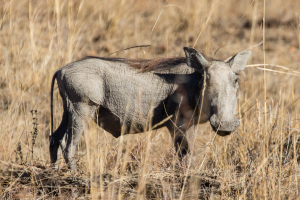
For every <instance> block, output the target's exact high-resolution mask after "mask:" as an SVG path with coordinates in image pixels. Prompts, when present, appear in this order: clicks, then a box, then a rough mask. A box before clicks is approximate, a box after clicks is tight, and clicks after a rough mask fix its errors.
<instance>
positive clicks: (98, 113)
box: [50, 47, 251, 170]
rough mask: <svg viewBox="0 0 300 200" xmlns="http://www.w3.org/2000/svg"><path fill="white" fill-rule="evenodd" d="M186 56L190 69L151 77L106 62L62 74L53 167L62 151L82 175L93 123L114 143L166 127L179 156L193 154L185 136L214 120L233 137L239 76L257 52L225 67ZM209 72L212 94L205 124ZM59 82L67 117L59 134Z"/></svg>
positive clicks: (93, 61)
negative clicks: (79, 164) (82, 153)
mask: <svg viewBox="0 0 300 200" xmlns="http://www.w3.org/2000/svg"><path fill="white" fill-rule="evenodd" d="M184 51H185V54H186V63H181V64H178V65H176V66H172V68H166V69H165V68H163V69H154V70H152V71H149V72H139V70H137V69H135V68H133V67H132V66H129V65H128V64H126V62H122V61H120V60H116V61H114V60H113V59H112V60H109V59H108V60H105V59H101V58H87V59H84V60H80V61H76V62H73V63H70V64H68V65H66V66H64V67H62V68H61V69H59V70H58V71H57V72H56V73H55V74H54V76H53V80H52V85H51V136H50V159H51V163H52V164H53V165H54V166H55V167H58V160H59V156H60V153H61V149H62V151H63V156H64V159H65V161H66V162H67V163H68V165H69V167H70V168H71V169H72V170H76V163H75V160H74V154H75V147H76V145H77V143H78V142H79V140H80V137H81V135H82V133H83V129H84V125H86V124H87V123H88V122H89V121H90V120H94V121H95V122H96V123H97V124H98V125H99V126H100V127H102V128H103V129H104V130H106V131H108V132H109V133H111V134H112V135H113V136H114V137H119V136H121V135H123V134H130V133H140V132H145V131H147V130H149V128H151V127H154V128H153V129H157V128H160V127H163V126H166V127H167V128H168V129H169V131H170V134H171V136H172V138H173V139H174V145H175V147H176V150H177V152H178V155H179V156H183V155H185V154H186V153H187V152H188V142H187V139H186V137H185V132H186V131H187V130H188V128H190V127H191V126H192V125H195V124H197V123H198V122H199V123H205V122H207V121H208V120H209V121H210V123H211V126H212V128H213V129H214V130H215V131H217V133H218V134H219V135H221V136H225V135H228V134H230V133H231V132H233V131H234V130H235V129H236V127H237V126H238V124H239V120H238V119H237V118H236V117H235V115H234V113H235V111H236V106H237V89H238V82H237V75H236V73H237V72H238V71H240V70H244V69H245V67H246V63H247V60H248V58H249V56H250V54H251V52H250V51H242V52H240V53H238V54H237V55H235V56H233V57H232V58H231V59H230V60H229V61H228V62H221V61H214V60H213V61H209V60H208V59H207V58H205V57H204V56H203V55H202V54H201V53H200V52H198V51H197V50H196V49H193V48H190V47H185V48H184ZM204 71H205V74H206V77H205V81H206V88H205V94H204V96H203V108H202V113H201V118H200V120H199V113H200V111H199V110H200V109H199V108H200V106H201V102H202V91H203V81H204V76H203V75H204ZM55 79H56V80H57V83H58V88H59V92H60V95H61V97H62V100H63V108H64V113H63V117H62V121H61V124H60V125H59V127H58V129H57V130H56V131H55V132H54V133H53V85H54V81H55ZM168 117H169V118H170V119H169V120H165V121H164V122H163V123H161V124H159V123H160V122H161V121H163V120H164V119H166V118H168ZM157 124H159V125H158V126H157ZM179 129H180V130H179Z"/></svg>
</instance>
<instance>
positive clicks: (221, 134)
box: [217, 130, 233, 137]
mask: <svg viewBox="0 0 300 200" xmlns="http://www.w3.org/2000/svg"><path fill="white" fill-rule="evenodd" d="M232 132H233V131H220V130H219V131H218V132H217V134H218V135H219V136H222V137H224V136H227V135H230V133H232Z"/></svg>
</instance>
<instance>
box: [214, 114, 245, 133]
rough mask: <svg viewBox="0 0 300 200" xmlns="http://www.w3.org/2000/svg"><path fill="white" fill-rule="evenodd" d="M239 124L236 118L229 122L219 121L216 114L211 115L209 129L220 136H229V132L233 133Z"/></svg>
mask: <svg viewBox="0 0 300 200" xmlns="http://www.w3.org/2000/svg"><path fill="white" fill-rule="evenodd" d="M239 123H240V120H239V119H238V118H236V117H233V119H232V120H229V121H224V120H222V121H221V118H219V117H218V116H217V115H216V114H213V115H212V116H211V118H210V124H211V127H212V128H213V129H214V131H216V132H217V133H218V135H220V136H226V135H229V134H230V133H231V132H233V131H235V129H236V128H237V127H238V125H239Z"/></svg>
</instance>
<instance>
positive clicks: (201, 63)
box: [184, 47, 251, 136]
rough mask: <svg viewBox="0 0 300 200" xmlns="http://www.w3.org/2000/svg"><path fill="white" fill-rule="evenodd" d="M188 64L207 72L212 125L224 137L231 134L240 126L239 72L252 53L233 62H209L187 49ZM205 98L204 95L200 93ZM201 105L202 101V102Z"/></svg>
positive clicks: (207, 93) (240, 55) (207, 89)
mask: <svg viewBox="0 0 300 200" xmlns="http://www.w3.org/2000/svg"><path fill="white" fill-rule="evenodd" d="M184 50H185V53H186V57H187V64H188V65H189V66H190V67H193V68H195V69H197V70H199V71H201V70H204V71H205V73H204V74H205V75H206V76H205V85H206V88H205V94H204V99H203V102H204V105H203V106H204V107H206V108H210V109H206V110H207V112H208V113H209V114H206V115H207V116H208V117H209V121H210V124H211V126H212V128H213V130H214V131H216V132H217V134H218V135H220V136H226V135H229V134H230V133H231V132H233V131H235V129H236V128H237V126H238V125H239V119H238V118H237V117H236V116H235V112H236V107H237V90H238V87H239V84H238V77H237V73H238V72H239V71H241V70H244V69H245V67H246V64H247V61H248V58H249V56H250V55H251V51H242V52H240V53H238V54H236V55H235V56H233V57H232V58H231V59H230V60H229V61H225V62H222V61H216V60H212V61H209V60H208V59H207V58H205V57H204V56H203V55H202V54H201V53H200V52H198V51H197V50H196V49H193V48H189V47H185V48H184ZM200 95H201V94H200ZM198 106H199V107H200V106H201V102H198Z"/></svg>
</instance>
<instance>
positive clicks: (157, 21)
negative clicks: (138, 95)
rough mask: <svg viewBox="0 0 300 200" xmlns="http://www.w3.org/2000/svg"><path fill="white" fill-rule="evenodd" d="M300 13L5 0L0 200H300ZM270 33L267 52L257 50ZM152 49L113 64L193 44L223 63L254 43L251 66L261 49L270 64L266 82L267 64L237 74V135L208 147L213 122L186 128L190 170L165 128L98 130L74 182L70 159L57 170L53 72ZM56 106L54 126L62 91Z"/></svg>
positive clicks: (279, 8) (295, 7) (282, 8)
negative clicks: (119, 133)
mask: <svg viewBox="0 0 300 200" xmlns="http://www.w3.org/2000/svg"><path fill="white" fill-rule="evenodd" d="M164 6H165V7H164ZM264 8H265V16H266V20H265V32H263V20H262V19H263V16H264V15H263V14H264ZM299 10H300V4H299V2H298V1H297V0H285V1H283V0H272V1H270V0H269V1H266V4H265V6H264V1H250V0H248V1H238V0H225V1H217V0H216V1H210V0H201V1H195V0H194V1H192V0H186V1H180V0H169V1H168V2H164V1H161V0H152V1H139V0H121V1H117V0H109V1H108V0H102V1H96V0H90V1H77V0H62V1H59V0H56V1H51V0H47V1H38V0H29V1H28V0H26V1H25V0H20V1H16V0H10V1H9V0H4V1H3V0H2V1H1V3H0V38H1V40H0V72H1V73H0V196H1V197H3V198H15V199H24V198H37V199H38V198H59V197H61V198H62V199H65V198H71V197H73V198H76V197H84V198H94V199H97V198H102V199H147V198H157V199H197V198H199V199H203V198H206V199H297V197H298V198H299V195H300V194H299V193H300V191H299V189H300V171H299V166H298V165H299V162H300V156H299V155H300V144H299V142H300V138H299V130H300V127H299V113H298V112H299V99H300V95H299V93H300V88H299V84H300V81H299V71H300V69H299V65H298V63H299V62H300V50H299V46H300V15H299ZM201 31H202V32H201ZM200 32H201V35H200V36H199V33H200ZM198 36H199V40H198V41H197V42H196V40H197V37H198ZM263 37H264V41H265V46H264V48H263V46H262V45H259V46H255V45H256V44H259V43H261V42H262V41H263ZM145 44H151V47H148V48H134V49H130V50H126V51H120V52H118V53H116V54H114V55H112V56H118V57H127V58H128V57H130V58H154V57H171V56H183V55H184V53H183V50H182V48H183V47H184V46H193V45H194V44H195V48H197V49H198V50H199V51H201V52H203V53H205V54H207V55H210V56H214V54H215V52H216V50H217V49H218V48H220V47H221V48H220V49H219V50H218V51H217V52H216V55H215V57H218V58H221V59H226V58H228V57H229V56H231V55H233V54H234V53H237V52H239V51H241V50H244V49H246V48H249V47H252V46H254V47H253V48H252V57H251V60H250V61H249V62H248V64H249V65H254V64H263V63H264V56H263V55H264V54H263V52H265V59H266V61H265V63H270V64H275V66H274V65H266V68H267V69H269V71H265V78H264V73H263V71H262V70H261V69H263V68H264V66H263V65H261V66H260V69H258V68H256V67H259V66H257V65H255V66H249V67H248V68H247V69H246V70H245V73H244V74H241V78H240V79H241V82H240V85H241V86H240V92H239V102H238V105H239V106H238V115H239V117H240V119H241V123H240V126H239V128H238V129H237V132H238V134H237V133H233V134H231V135H230V136H228V137H225V138H221V137H218V136H217V137H216V138H215V139H214V140H213V138H214V134H215V133H214V132H212V130H211V128H210V127H209V125H208V124H204V125H200V126H198V127H196V128H195V129H193V130H190V131H189V134H190V135H191V138H195V140H194V141H195V145H194V149H193V151H194V154H193V156H192V158H191V159H192V165H189V163H188V162H186V161H184V162H182V163H180V162H178V160H177V158H176V157H175V156H174V152H173V151H174V150H173V147H172V144H171V143H172V142H171V139H170V136H169V135H168V133H167V131H166V130H165V129H161V130H158V131H156V132H152V133H143V134H140V135H128V136H124V137H121V138H119V139H115V138H113V137H112V136H111V135H110V134H109V133H107V132H104V131H103V130H102V129H100V128H98V127H97V126H96V125H95V124H93V123H91V124H90V126H89V128H88V130H86V131H85V135H84V137H83V138H82V141H81V142H80V144H79V145H78V154H77V155H76V158H77V160H78V162H77V164H78V166H79V170H80V173H78V174H71V173H70V172H69V171H68V170H67V169H66V166H65V164H64V162H62V165H63V168H62V169H61V170H60V171H52V170H50V169H49V152H48V137H49V132H50V131H49V129H50V123H49V120H50V108H49V104H50V98H49V91H50V82H51V78H52V74H53V73H54V72H55V71H56V70H57V69H58V68H60V67H62V66H63V65H64V64H66V63H68V62H71V61H74V60H76V59H79V58H82V57H84V56H87V55H97V56H106V55H108V54H110V53H112V52H115V51H118V50H120V49H124V48H127V47H130V46H135V45H145ZM282 66H285V67H282ZM286 67H287V68H286ZM264 81H265V82H264ZM264 91H265V92H264ZM266 98H267V99H266ZM265 99H266V100H265ZM54 105H55V108H54V111H55V113H54V117H55V121H54V122H55V127H57V126H58V124H59V122H60V120H61V115H62V105H61V101H60V98H59V95H58V92H57V90H56V91H55V103H54ZM31 110H33V112H30V111H31ZM35 110H36V112H35ZM265 111H267V112H265ZM239 135H240V136H239ZM241 138H242V139H241ZM250 161H251V162H250Z"/></svg>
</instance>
